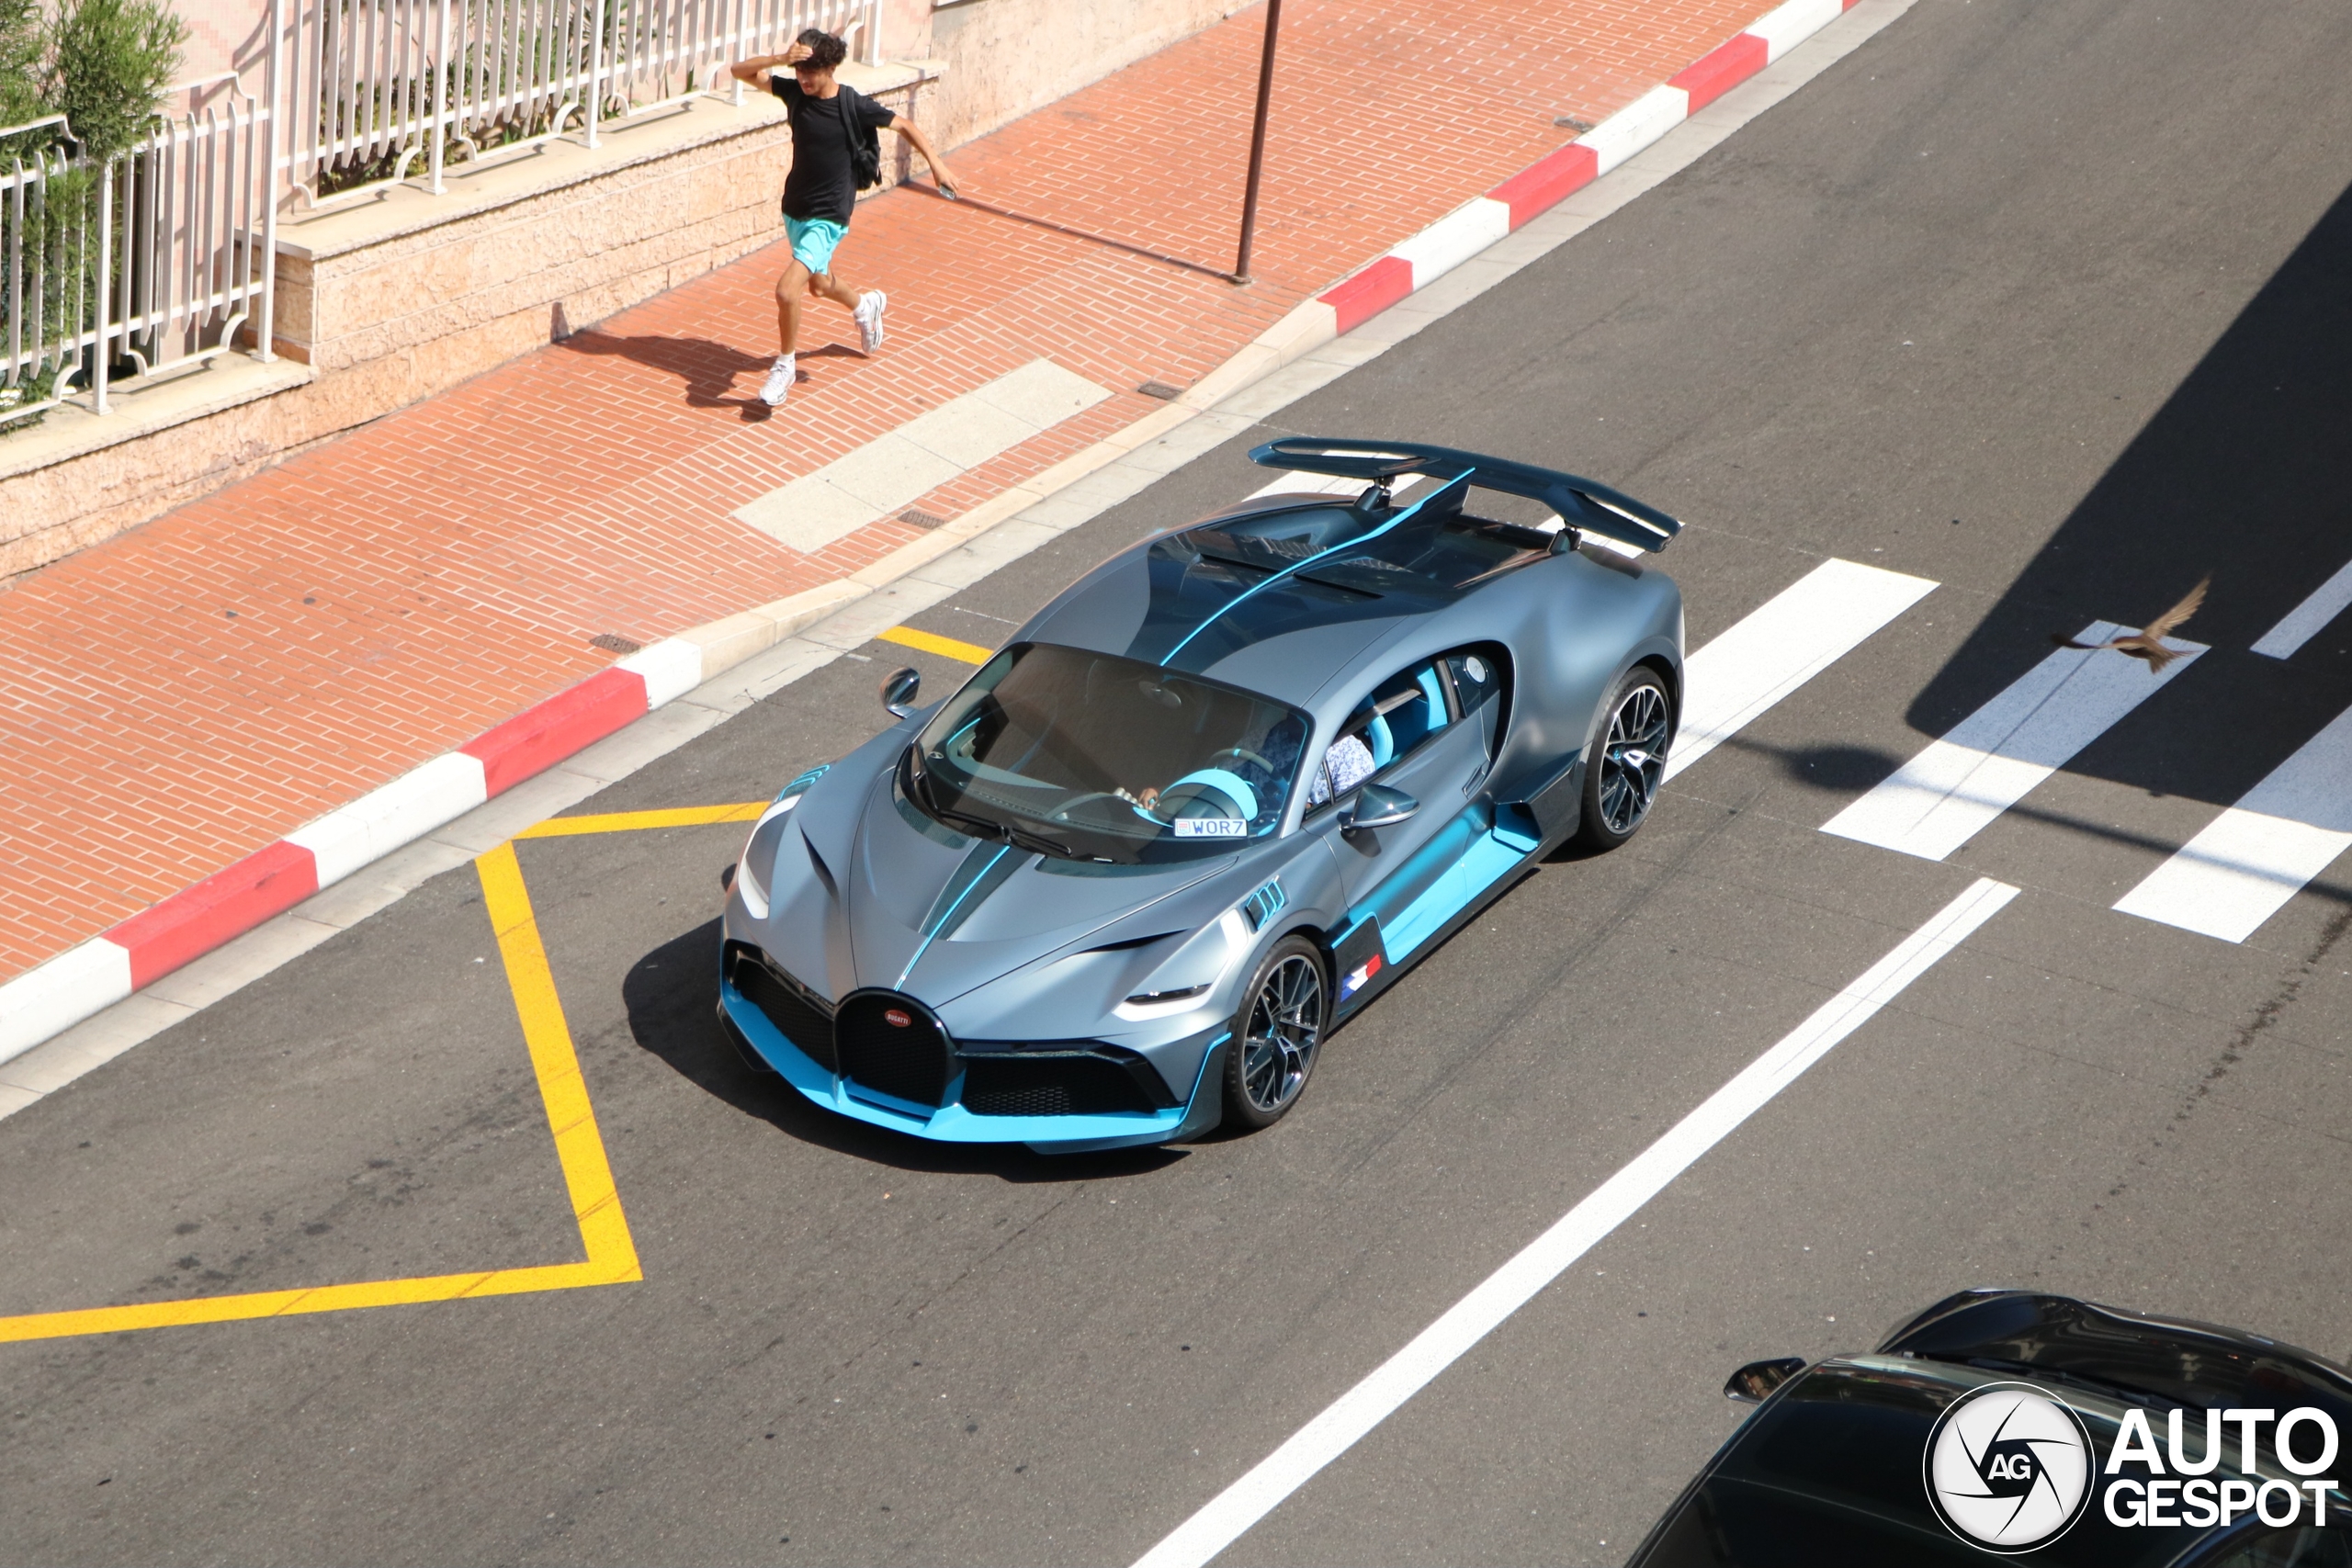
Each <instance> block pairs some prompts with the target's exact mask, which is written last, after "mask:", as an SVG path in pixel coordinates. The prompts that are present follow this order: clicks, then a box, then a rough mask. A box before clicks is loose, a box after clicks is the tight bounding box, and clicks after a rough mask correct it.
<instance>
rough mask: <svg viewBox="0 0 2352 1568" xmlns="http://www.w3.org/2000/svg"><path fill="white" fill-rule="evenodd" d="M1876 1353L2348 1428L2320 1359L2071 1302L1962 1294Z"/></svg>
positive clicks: (2237, 1334)
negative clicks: (2311, 1410) (2297, 1407)
mask: <svg viewBox="0 0 2352 1568" xmlns="http://www.w3.org/2000/svg"><path fill="white" fill-rule="evenodd" d="M1879 1349H1880V1350H1881V1351H1882V1352H1883V1353H1887V1354H1893V1355H1904V1356H1913V1357H1919V1358H1924V1359H1934V1360H1941V1361H1951V1362H1960V1363H1965V1364H1967V1365H1970V1366H1974V1367H1979V1368H1983V1369H1986V1370H1989V1371H2010V1372H2013V1373H2024V1374H2027V1375H2032V1376H2041V1377H2051V1378H2063V1379H2065V1380H2067V1381H2068V1382H2079V1383H2086V1384H2089V1385H2092V1386H2096V1387H2101V1388H2106V1389H2109V1390H2113V1391H2120V1392H2122V1393H2124V1394H2125V1396H2126V1397H2133V1396H2137V1397H2138V1398H2140V1399H2141V1400H2143V1401H2145V1400H2156V1401H2162V1402H2165V1403H2169V1404H2185V1405H2191V1406H2195V1407H2198V1408H2209V1407H2214V1406H2221V1405H2239V1406H2249V1405H2250V1406H2256V1407H2260V1406H2266V1405H2278V1406H2280V1407H2282V1408H2283V1407H2284V1406H2286V1405H2289V1404H2308V1405H2312V1406H2314V1407H2316V1408H2318V1409H2322V1410H2324V1411H2326V1412H2327V1413H2328V1415H2329V1416H2331V1417H2332V1418H2334V1420H2335V1423H2336V1425H2337V1427H2338V1428H2339V1429H2352V1372H2347V1371H2346V1370H2345V1369H2344V1368H2343V1367H2341V1366H2338V1365H2337V1364H2335V1362H2333V1361H2331V1360H2329V1359H2326V1358H2325V1357H2323V1356H2319V1355H2316V1354H2314V1353H2313V1352H2312V1351H2309V1350H2305V1349H2302V1348H2299V1347H2297V1346H2293V1345H2288V1344H2284V1343H2281V1342H2280V1341H2278V1340H2275V1339H2270V1338H2267V1337H2264V1336H2262V1335H2258V1334H2248V1333H2246V1332H2245V1331H2244V1330H2242V1329H2235V1328H2224V1327H2222V1326H2220V1325H2215V1324H2210V1323H2199V1322H2196V1321H2193V1320H2191V1319H2187V1318H2165V1317H2154V1316H2151V1315H2149V1314H2143V1313H2136V1312H2129V1311H2125V1310H2123V1309H2122V1308H2119V1307H2109V1306H2100V1305H2098V1304H2097V1303H2092V1302H2085V1301H2077V1300H2075V1298H2074V1297H2071V1296H2060V1295H2052V1294H2047V1293H2044V1292H2030V1291H2002V1290H1978V1291H1964V1292H1961V1293H1960V1294H1958V1295H1955V1296H1950V1297H1947V1298H1946V1299H1944V1300H1943V1301H1940V1302H1939V1303H1936V1304H1935V1305H1934V1306H1931V1307H1929V1308H1928V1310H1927V1311H1925V1312H1923V1313H1921V1314H1919V1315H1918V1316H1917V1317H1915V1318H1913V1319H1912V1320H1911V1321H1910V1322H1908V1323H1906V1324H1905V1325H1903V1326H1902V1327H1900V1328H1898V1329H1896V1330H1895V1331H1894V1333H1893V1334H1891V1335H1889V1336H1888V1337H1887V1338H1886V1340H1885V1342H1884V1343H1883V1344H1882V1345H1881V1346H1880V1347H1879Z"/></svg>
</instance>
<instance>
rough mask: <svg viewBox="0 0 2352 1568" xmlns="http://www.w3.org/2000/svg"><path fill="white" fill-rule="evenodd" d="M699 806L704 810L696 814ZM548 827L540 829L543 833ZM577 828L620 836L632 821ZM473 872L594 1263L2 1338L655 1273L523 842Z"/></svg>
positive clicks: (144, 1312)
mask: <svg viewBox="0 0 2352 1568" xmlns="http://www.w3.org/2000/svg"><path fill="white" fill-rule="evenodd" d="M760 809H761V808H760V807H758V806H757V805H752V806H749V807H743V806H722V807H695V808H692V809H690V810H689V811H688V812H686V813H684V815H686V816H689V817H694V819H695V820H697V821H710V822H724V821H732V820H743V819H745V818H742V817H740V816H729V815H726V814H728V813H744V812H748V813H749V814H750V815H751V816H752V817H756V816H758V815H759V812H760ZM696 811H699V812H701V813H702V814H703V815H701V816H698V817H695V816H694V813H695V812H696ZM674 815H680V814H679V813H667V812H656V811H648V812H627V813H619V814H616V815H615V816H613V817H608V818H603V820H605V821H608V822H614V823H616V824H623V825H625V826H638V827H668V826H673V824H670V823H662V822H640V823H628V822H627V821H626V819H627V818H639V817H663V816H674ZM566 820H570V821H574V822H583V821H594V820H597V818H567V819H566ZM546 826H547V824H545V823H542V824H540V827H542V828H544V827H546ZM573 830H574V831H580V832H612V831H617V830H621V828H620V827H615V828H605V829H573ZM533 832H535V833H536V832H537V829H533ZM474 869H475V871H476V872H477V874H480V876H481V890H482V904H483V908H484V909H485V910H486V912H487V913H488V914H489V916H490V923H491V929H492V931H495V932H496V933H497V936H498V952H499V956H500V957H501V958H503V960H504V961H505V964H506V983H507V986H508V987H509V988H510V989H511V990H512V991H513V992H514V994H515V1016H516V1017H517V1018H518V1019H519V1020H520V1021H522V1025H523V1043H524V1044H525V1045H526V1047H528V1049H529V1051H530V1054H531V1070H532V1072H533V1073H534V1074H535V1075H537V1078H538V1080H539V1099H540V1100H541V1102H542V1103H544V1104H545V1106H546V1107H547V1113H548V1130H549V1131H550V1132H551V1133H553V1134H554V1135H555V1152H556V1159H557V1161H558V1162H559V1163H560V1165H561V1167H562V1168H563V1181H564V1186H565V1188H566V1189H567V1190H569V1192H570V1194H571V1212H572V1214H573V1215H574V1217H576V1218H577V1219H578V1220H579V1222H580V1240H581V1245H582V1247H583V1248H584V1250H585V1251H586V1253H587V1257H586V1258H585V1259H584V1260H582V1261H581V1262H578V1263H554V1264H546V1265H542V1266H539V1267H537V1268H530V1269H492V1270H490V1271H488V1272H485V1273H478V1274H435V1275H431V1276H428V1277H425V1278H424V1279H415V1280H362V1281H360V1282H359V1283H357V1284H352V1285H319V1286H312V1287H310V1288H307V1289H302V1290H292V1291H259V1292H251V1293H249V1294H245V1295H234V1296H203V1297H198V1298H197V1299H195V1300H192V1301H177V1302H142V1303H139V1304H137V1305H134V1306H109V1307H85V1308H83V1309H80V1310H78V1311H72V1312H42V1313H28V1314H25V1315H23V1316H20V1317H0V1344H6V1343H8V1342H10V1341H14V1340H24V1339H59V1338H64V1337H70V1336H74V1335H81V1334H121V1333H126V1332H128V1331H130V1330H132V1329H139V1328H172V1327H179V1326H183V1325H190V1324H198V1323H235V1322H239V1321H243V1320H247V1319H252V1318H261V1317H286V1316H290V1315H292V1314H296V1313H310V1312H345V1311H349V1310H350V1309H352V1308H354V1307H379V1306H406V1305H412V1304H415V1303H424V1302H448V1301H457V1300H459V1299H461V1298H463V1297H468V1296H505V1295H515V1294H519V1293H522V1292H529V1291H565V1290H572V1289H576V1288H578V1287H580V1286H582V1285H616V1284H621V1283H624V1282H626V1281H628V1280H642V1279H643V1278H644V1277H645V1274H644V1271H643V1270H642V1269H640V1268H639V1265H638V1260H637V1245H636V1243H635V1242H634V1241H632V1240H631V1239H630V1237H629V1234H628V1217H627V1216H626V1215H625V1214H623V1213H622V1212H621V1200H620V1194H619V1193H618V1192H617V1191H616V1190H615V1189H614V1186H613V1170H612V1166H611V1164H610V1163H609V1162H608V1161H607V1160H606V1159H605V1140H604V1139H603V1137H602V1136H600V1135H599V1134H598V1133H597V1131H596V1111H595V1108H594V1106H593V1105H591V1104H590V1103H589V1100H588V1085H587V1083H586V1081H585V1080H584V1079H582V1077H581V1076H580V1057H579V1055H578V1054H577V1053H576V1052H575V1051H573V1049H572V1046H571V1026H570V1025H568V1024H567V1023H565V1021H564V1018H563V1003H562V1000H561V999H560V998H559V997H557V995H556V989H555V976H554V973H553V972H552V971H551V970H549V969H548V954H547V948H546V946H545V945H544V944H543V943H542V942H540V940H539V924H538V919H537V917H536V916H535V915H534V914H533V913H532V911H531V896H530V892H529V890H528V889H526V887H525V886H523V868H522V866H521V864H520V863H517V862H516V860H515V846H514V844H513V843H512V842H508V843H503V844H501V845H499V846H498V847H497V848H496V849H494V850H492V851H491V852H489V853H488V854H485V855H482V856H481V857H480V858H479V859H477V860H476V861H475V862H474Z"/></svg>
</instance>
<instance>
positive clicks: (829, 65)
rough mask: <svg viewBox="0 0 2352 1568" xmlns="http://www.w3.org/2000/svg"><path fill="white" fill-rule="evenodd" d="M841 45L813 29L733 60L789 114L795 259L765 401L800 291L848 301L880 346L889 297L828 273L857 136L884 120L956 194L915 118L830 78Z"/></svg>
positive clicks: (778, 306) (853, 177)
mask: <svg viewBox="0 0 2352 1568" xmlns="http://www.w3.org/2000/svg"><path fill="white" fill-rule="evenodd" d="M848 54H849V48H848V46H847V45H846V44H844V43H842V40H841V39H838V38H835V37H834V36H833V35H832V34H831V33H828V32H820V31H819V30H818V29H817V28H809V30H808V31H806V32H804V33H802V34H801V35H800V39H799V41H798V42H797V43H795V44H794V45H793V46H792V47H791V48H790V49H788V50H786V51H784V52H783V53H782V54H769V55H762V56H761V57H759V58H758V59H755V60H746V61H744V62H742V63H741V64H740V65H737V66H734V67H732V68H731V70H732V72H733V74H734V76H735V79H736V80H737V81H739V82H748V83H750V84H752V85H753V86H756V87H762V88H764V89H766V90H767V91H769V92H771V93H774V94H775V96H777V97H779V98H782V99H783V100H784V107H785V112H786V114H787V115H789V116H790V117H791V118H792V173H791V174H790V175H788V176H787V177H786V180H785V183H784V232H785V237H786V239H788V240H789V241H790V242H791V243H792V262H791V265H788V266H786V268H785V269H784V276H782V277H780V278H778V279H776V285H775V322H776V335H777V338H778V339H779V340H780V343H781V348H782V352H781V353H779V354H778V355H776V361H775V365H774V366H773V367H771V368H770V369H769V371H768V378H767V383H766V385H764V386H763V387H762V388H761V389H760V400H761V401H763V402H764V403H766V404H767V405H768V406H769V407H770V408H775V407H777V406H778V405H780V404H782V403H783V401H784V400H785V398H786V395H787V394H788V393H790V391H791V390H792V378H793V374H794V358H795V355H797V353H798V351H799V347H800V306H801V295H802V294H803V293H804V292H806V293H809V294H816V295H822V296H823V297H824V298H826V299H831V300H832V301H834V302H835V303H837V304H840V305H842V306H844V307H846V308H847V309H848V310H849V312H850V316H851V318H852V319H853V320H854V321H856V322H857V334H858V341H859V344H860V345H861V346H863V347H864V349H865V352H866V353H868V354H872V353H873V352H874V351H875V350H876V349H877V348H880V347H881V346H882V310H883V308H884V307H885V306H887V305H888V303H889V299H888V297H887V296H885V295H884V294H883V292H882V290H880V289H878V288H869V289H867V290H866V291H865V292H864V293H863V294H861V293H859V292H857V291H856V290H855V289H853V288H850V286H849V285H848V284H846V283H844V282H842V280H841V278H840V277H838V276H835V275H834V273H833V247H834V246H836V245H838V244H840V243H842V237H843V236H844V235H846V234H847V233H848V232H849V219H850V211H851V209H853V208H854V207H855V206H856V205H857V187H858V178H857V159H856V156H855V153H856V150H857V148H858V147H859V146H860V144H861V143H863V142H864V141H865V139H866V138H867V137H870V136H872V135H873V134H874V133H875V132H876V131H877V130H881V129H883V128H884V127H886V126H887V127H888V128H889V129H890V130H895V131H897V132H898V133H899V135H901V136H903V137H905V138H906V139H907V141H910V143H912V144H913V146H914V150H915V151H916V152H920V153H922V159H923V162H924V163H926V164H930V165H931V175H932V178H933V179H935V180H937V181H938V182H939V188H940V189H941V190H943V191H944V192H946V193H947V194H948V195H950V196H953V195H955V194H956V180H955V177H954V176H953V175H950V174H949V173H948V172H947V165H946V164H944V163H943V162H941V161H940V156H939V154H938V152H935V151H933V148H932V145H931V140H930V138H928V137H926V136H924V135H923V133H922V129H921V128H920V127H918V126H917V125H916V124H915V122H914V121H912V120H910V119H909V118H907V117H906V116H904V115H901V114H893V113H891V112H890V111H889V110H888V109H886V108H884V107H882V106H881V105H880V104H877V103H876V102H875V101H874V100H873V99H872V98H869V97H867V96H865V94H863V93H861V92H859V91H858V90H857V89H856V88H854V87H851V86H847V85H843V84H842V83H840V82H837V81H835V80H834V79H833V73H834V71H835V70H836V69H837V68H838V67H839V66H840V65H841V62H842V60H844V59H845V58H847V57H848ZM777 65H788V66H790V67H792V73H791V74H790V75H788V76H786V75H779V74H775V73H774V72H773V71H772V70H771V67H774V66H777ZM875 172H876V174H878V172H879V171H878V170H876V171H875Z"/></svg>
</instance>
